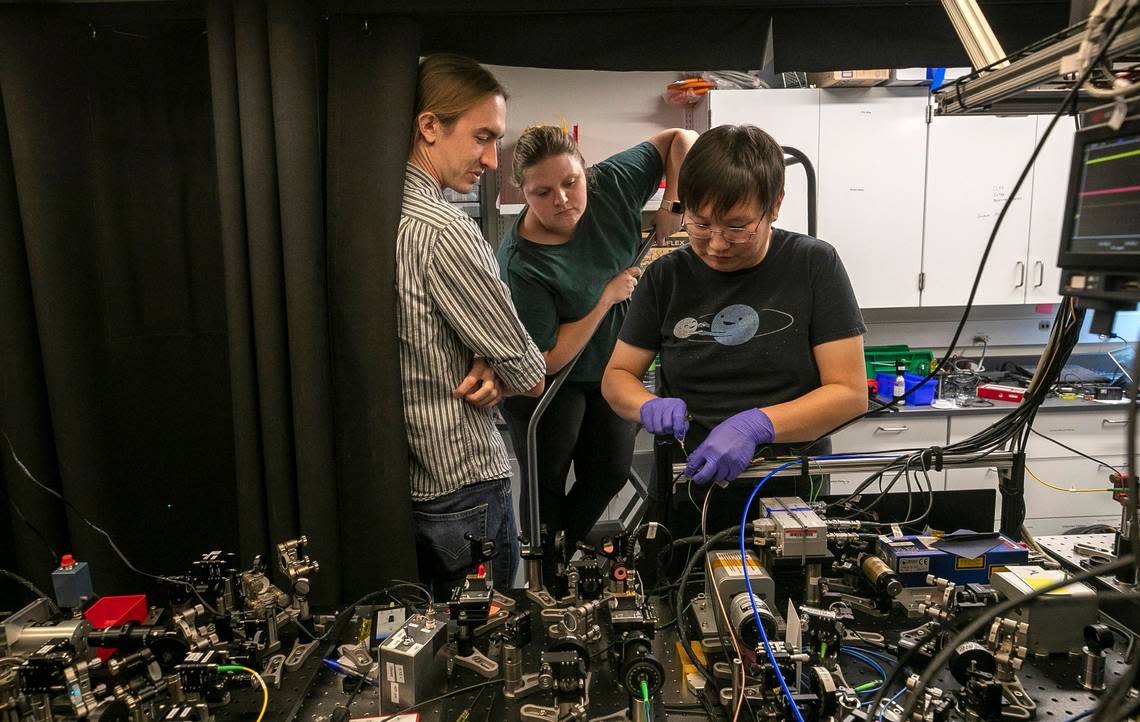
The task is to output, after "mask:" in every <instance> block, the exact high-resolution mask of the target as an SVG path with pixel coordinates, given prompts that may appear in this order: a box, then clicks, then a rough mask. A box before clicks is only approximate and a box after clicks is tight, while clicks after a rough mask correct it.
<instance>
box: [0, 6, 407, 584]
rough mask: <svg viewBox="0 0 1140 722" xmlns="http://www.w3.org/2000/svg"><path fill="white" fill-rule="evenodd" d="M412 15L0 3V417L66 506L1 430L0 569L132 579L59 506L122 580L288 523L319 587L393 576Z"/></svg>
mask: <svg viewBox="0 0 1140 722" xmlns="http://www.w3.org/2000/svg"><path fill="white" fill-rule="evenodd" d="M330 25H331V27H333V28H334V29H335V37H337V38H338V39H339V41H340V45H338V46H335V49H334V51H333V52H332V53H331V56H330V53H329V50H328V37H329V33H328V29H329V27H330ZM413 29H414V25H411V24H409V23H406V22H405V23H403V24H401V23H399V22H393V23H380V24H376V23H374V24H373V27H371V28H369V29H368V30H367V31H365V30H364V29H363V26H362V24H361V23H360V22H357V21H340V20H339V19H337V18H334V19H333V20H332V21H331V23H330V22H329V21H328V19H326V18H322V17H320V16H319V15H318V14H317V13H316V12H315V11H314V10H313V6H312V4H311V3H308V2H305V1H304V0H295V1H284V2H269V3H256V2H232V1H231V2H225V1H220V0H219V1H217V2H210V3H209V4H208V5H205V6H204V5H202V4H199V3H187V4H175V3H161V4H155V5H144V4H138V5H125V6H113V7H105V6H98V5H92V6H64V7H55V8H43V7H33V8H5V9H4V10H2V11H0V46H2V47H4V48H5V52H4V54H3V57H2V61H0V63H2V64H0V91H2V93H0V100H2V102H3V106H2V108H3V113H2V114H0V347H2V348H3V351H2V352H0V403H2V408H0V412H2V417H0V422H2V424H3V430H4V432H5V434H7V436H8V437H9V438H10V439H11V442H12V446H13V448H14V450H15V454H16V456H18V458H19V460H20V461H21V462H22V463H23V464H24V465H26V467H27V469H28V471H30V472H31V473H32V474H34V475H35V476H36V477H37V478H38V479H39V480H40V481H41V482H42V483H43V484H44V485H45V486H47V487H49V488H50V489H54V490H56V491H58V492H60V493H61V494H62V495H63V496H64V498H65V499H67V502H68V503H69V504H70V505H71V506H72V508H73V511H72V510H69V508H68V507H67V506H66V505H65V504H63V503H60V502H59V501H58V500H56V499H55V498H53V497H52V496H50V495H49V494H48V493H47V492H45V491H44V490H42V489H40V488H38V487H37V486H36V485H35V483H34V482H32V481H30V480H29V479H28V478H27V475H26V474H25V473H24V471H23V470H22V469H21V468H20V467H19V466H18V465H17V462H16V461H15V460H14V457H13V455H12V454H11V453H10V451H11V450H9V449H8V448H7V443H6V442H4V448H3V452H4V453H3V455H2V456H3V459H4V461H3V464H2V465H0V470H2V476H0V501H5V502H8V503H6V504H5V508H4V509H2V510H0V519H3V520H4V523H3V524H0V544H2V545H3V546H2V547H0V549H3V552H2V554H0V566H3V567H5V568H8V569H12V570H13V571H17V572H18V573H21V574H23V575H25V576H27V577H29V578H31V579H32V580H33V581H35V582H36V583H37V584H40V585H41V586H43V587H45V588H46V587H48V586H49V583H50V580H49V578H48V574H49V573H50V570H51V569H52V568H53V566H54V563H55V560H54V558H53V556H54V555H55V554H61V553H65V552H71V553H74V554H75V555H76V556H77V557H78V558H80V559H84V560H87V561H89V562H91V563H92V566H93V575H94V577H95V583H96V591H97V592H99V593H103V594H107V593H127V592H132V591H138V590H151V591H153V590H154V589H155V585H154V583H153V580H150V579H147V578H145V577H142V576H140V575H138V574H136V573H134V572H132V571H131V570H129V569H127V568H126V567H125V566H124V565H123V564H122V563H121V562H120V561H119V560H118V558H117V557H116V556H115V555H114V553H113V552H112V550H111V549H110V548H109V546H108V544H107V541H106V539H104V538H103V537H102V536H101V534H100V533H99V532H98V531H96V530H95V529H92V528H91V527H89V526H88V525H86V524H85V523H84V522H83V521H82V520H81V516H82V517H87V518H88V519H90V520H91V521H93V522H94V523H95V524H97V525H98V526H99V527H100V528H101V529H103V530H105V531H106V532H107V533H108V534H109V535H110V536H111V537H113V538H114V540H115V541H116V542H117V543H118V545H119V546H120V548H121V549H122V550H123V552H124V553H125V554H126V556H127V557H129V558H130V560H131V561H132V562H133V563H134V564H135V565H136V567H138V568H139V569H141V570H144V571H147V572H154V573H160V574H178V573H183V572H185V571H186V570H187V569H188V567H189V564H190V563H191V562H192V561H193V560H194V559H196V558H197V557H198V556H199V555H200V554H201V553H203V552H206V551H209V550H211V549H227V550H233V551H236V552H240V553H239V558H240V564H241V565H242V566H243V567H244V566H247V565H248V564H249V563H250V562H251V560H252V558H253V556H254V555H256V554H266V553H267V552H270V550H271V549H272V544H273V543H275V542H278V541H282V540H284V539H287V538H293V537H296V536H298V535H299V534H305V535H306V536H307V537H308V538H309V539H310V553H311V554H312V556H313V557H314V558H315V559H317V560H318V561H319V562H320V565H321V569H320V572H319V573H318V574H317V576H316V577H315V579H314V585H313V586H314V595H313V597H314V601H316V602H318V603H320V602H324V603H334V602H338V601H342V600H346V599H348V598H350V597H355V596H358V595H359V594H361V593H363V592H365V591H370V590H372V589H375V588H378V587H380V586H383V584H384V583H385V581H386V580H387V579H390V578H392V577H414V575H415V557H414V552H413V551H412V549H413V545H412V535H411V514H410V498H409V491H408V485H407V446H406V441H405V437H404V429H403V414H402V407H401V401H400V385H399V366H398V355H397V338H396V332H395V324H394V319H395V285H394V278H395V268H394V263H395V261H394V254H393V252H392V248H393V243H394V238H395V228H396V222H397V219H398V215H399V208H400V202H401V189H402V185H403V173H404V161H405V160H406V157H407V142H406V140H405V139H407V138H408V137H409V135H410V122H411V121H410V118H411V107H412V100H413V97H412V95H413V92H414V76H415V72H414V71H415V64H416V60H417V56H418V33H416V32H413V31H412V30H413ZM330 61H331V62H330ZM330 65H331V67H330ZM326 78H331V79H332V83H333V85H334V87H336V88H338V93H340V95H339V96H337V98H336V100H335V101H334V102H333V103H331V105H330V104H329V103H328V101H327V97H328V93H327V89H326V87H325V79H326ZM393 78H396V79H399V80H398V81H397V82H393V80H392V79H393ZM378 100H379V101H380V102H382V104H383V107H378V105H377V101H378ZM393 109H396V110H398V111H399V112H395V111H394V110H393ZM390 111H392V112H390ZM326 118H327V119H328V128H327V130H326ZM392 137H399V138H400V142H397V143H393V142H392V141H391V140H389V139H390V138H392ZM326 157H327V158H328V159H329V163H328V169H327V173H326V168H325V165H324V163H325V161H324V159H325V158H326ZM327 198H332V199H333V201H332V202H331V203H330V202H328V201H327V200H326V199H327ZM272 559H273V555H272V554H270V556H269V560H270V561H271V562H272ZM5 584H6V583H4V582H0V590H2V591H4V592H11V591H12V588H11V587H8V586H6V585H5Z"/></svg>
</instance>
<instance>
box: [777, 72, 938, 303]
mask: <svg viewBox="0 0 1140 722" xmlns="http://www.w3.org/2000/svg"><path fill="white" fill-rule="evenodd" d="M926 106H927V93H926V89H925V88H906V89H902V88H889V89H888V88H844V89H839V90H827V91H824V92H823V93H822V94H821V96H820V107H819V166H818V168H817V169H816V170H817V172H818V174H819V199H820V200H819V237H820V238H822V239H823V240H825V241H827V242H828V243H830V244H832V245H833V246H835V248H836V249H837V250H838V251H839V255H840V257H841V258H842V259H843V265H844V266H846V268H847V273H848V275H849V276H850V277H851V284H852V285H853V286H854V288H855V296H856V298H858V299H859V305H860V306H861V307H862V308H884V307H907V308H909V307H914V306H917V305H918V300H919V299H918V295H919V294H918V274H919V272H920V271H921V270H922V190H923V188H922V184H923V174H924V172H925V170H926ZM789 173H795V170H794V169H789Z"/></svg>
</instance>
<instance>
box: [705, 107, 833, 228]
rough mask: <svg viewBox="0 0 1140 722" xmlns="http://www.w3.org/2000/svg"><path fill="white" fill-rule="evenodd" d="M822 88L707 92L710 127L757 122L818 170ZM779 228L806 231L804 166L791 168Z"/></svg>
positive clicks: (788, 172) (756, 123) (777, 223)
mask: <svg viewBox="0 0 1140 722" xmlns="http://www.w3.org/2000/svg"><path fill="white" fill-rule="evenodd" d="M819 92H820V91H819V90H818V89H816V88H797V89H794V90H783V89H781V90H718V91H716V92H712V93H709V94H708V96H707V97H708V99H709V127H711V128H715V127H716V126H718V125H725V124H727V123H734V124H747V125H755V126H757V127H759V128H761V129H763V130H765V131H767V133H768V134H769V135H771V136H772V137H773V138H775V139H776V142H777V143H779V144H780V145H783V146H791V147H793V148H796V149H797V150H800V151H803V153H804V154H805V155H807V157H808V160H810V161H811V164H812V165H813V166H814V167H815V169H816V174H817V175H818V173H819ZM776 225H777V226H778V227H780V228H786V229H787V230H789V231H796V232H797V233H807V230H808V227H807V180H806V176H805V175H804V171H803V168H802V167H801V166H799V165H794V166H791V167H789V168H788V170H787V174H786V178H785V180H784V203H783V206H782V207H781V208H780V219H779V221H777V222H776Z"/></svg>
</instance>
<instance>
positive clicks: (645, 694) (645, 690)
mask: <svg viewBox="0 0 1140 722" xmlns="http://www.w3.org/2000/svg"><path fill="white" fill-rule="evenodd" d="M641 699H642V701H643V702H648V701H649V685H648V684H647V683H646V682H645V680H644V679H643V680H641Z"/></svg>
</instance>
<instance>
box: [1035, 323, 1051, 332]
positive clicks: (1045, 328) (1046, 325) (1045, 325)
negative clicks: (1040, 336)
mask: <svg viewBox="0 0 1140 722" xmlns="http://www.w3.org/2000/svg"><path fill="white" fill-rule="evenodd" d="M1051 328H1053V322H1052V321H1038V322H1037V330H1038V331H1048V330H1049V329H1051Z"/></svg>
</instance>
